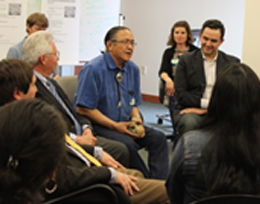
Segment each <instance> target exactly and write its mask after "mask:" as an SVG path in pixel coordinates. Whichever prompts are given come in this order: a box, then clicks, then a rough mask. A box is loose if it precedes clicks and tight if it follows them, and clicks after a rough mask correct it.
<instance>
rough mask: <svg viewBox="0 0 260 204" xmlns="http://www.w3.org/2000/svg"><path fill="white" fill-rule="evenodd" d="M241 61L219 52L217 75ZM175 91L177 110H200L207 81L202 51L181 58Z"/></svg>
mask: <svg viewBox="0 0 260 204" xmlns="http://www.w3.org/2000/svg"><path fill="white" fill-rule="evenodd" d="M239 61H240V60H239V59H238V58H236V57H234V56H231V55H227V54H225V53H224V52H221V51H219V52H218V58H217V73H216V74H218V73H219V72H220V71H221V70H223V69H224V68H225V66H227V64H229V63H232V62H239ZM174 83H175V91H176V97H177V106H176V108H177V109H179V110H181V109H183V108H187V107H197V108H200V100H201V98H202V96H203V93H204V90H205V86H206V80H205V73H204V64H203V59H202V54H201V50H200V49H199V50H195V51H193V52H189V53H186V54H185V55H183V56H182V57H181V58H180V61H179V63H178V65H177V70H176V75H175V81H174Z"/></svg>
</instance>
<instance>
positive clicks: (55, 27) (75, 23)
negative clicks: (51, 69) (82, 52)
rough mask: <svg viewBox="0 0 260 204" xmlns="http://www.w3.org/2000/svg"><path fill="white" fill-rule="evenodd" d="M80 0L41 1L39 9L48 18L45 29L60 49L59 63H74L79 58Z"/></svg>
mask: <svg viewBox="0 0 260 204" xmlns="http://www.w3.org/2000/svg"><path fill="white" fill-rule="evenodd" d="M79 9H80V0H63V1H59V0H52V1H42V4H41V10H42V12H43V13H44V14H45V15H46V16H47V18H48V20H49V28H48V29H47V30H48V31H49V32H50V33H52V35H53V36H54V42H55V44H56V46H57V49H58V50H59V51H60V61H59V64H61V65H74V64H77V63H78V60H79V29H80V28H79V15H80V11H79Z"/></svg>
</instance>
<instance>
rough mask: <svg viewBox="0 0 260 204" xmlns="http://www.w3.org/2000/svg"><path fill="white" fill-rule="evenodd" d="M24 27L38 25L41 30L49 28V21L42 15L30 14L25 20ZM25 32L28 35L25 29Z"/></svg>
mask: <svg viewBox="0 0 260 204" xmlns="http://www.w3.org/2000/svg"><path fill="white" fill-rule="evenodd" d="M26 25H28V26H29V27H32V26H33V25H39V26H41V27H43V28H48V27H49V21H48V19H47V17H46V16H45V15H44V14H43V13H38V12H36V13H32V14H31V15H29V16H28V18H27V20H26ZM26 32H27V33H28V30H27V29H26Z"/></svg>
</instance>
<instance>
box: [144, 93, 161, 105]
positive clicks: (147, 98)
mask: <svg viewBox="0 0 260 204" xmlns="http://www.w3.org/2000/svg"><path fill="white" fill-rule="evenodd" d="M142 99H143V101H149V102H153V103H160V101H159V97H158V96H154V95H149V94H142Z"/></svg>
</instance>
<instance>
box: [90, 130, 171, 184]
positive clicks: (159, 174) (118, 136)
mask: <svg viewBox="0 0 260 204" xmlns="http://www.w3.org/2000/svg"><path fill="white" fill-rule="evenodd" d="M94 129H95V131H96V132H97V133H98V134H99V135H102V136H103V137H106V138H109V139H112V140H116V141H119V142H122V143H124V144H125V145H126V146H127V148H128V151H129V154H130V166H129V167H130V168H133V169H137V170H139V171H141V172H142V173H143V174H144V176H145V177H146V178H155V179H166V176H167V173H168V146H167V141H166V137H165V135H164V134H163V133H162V132H160V131H158V130H155V129H152V128H149V127H145V133H146V134H145V137H143V138H136V139H132V138H130V137H129V136H127V135H125V134H122V133H119V132H116V131H114V130H110V129H108V128H106V127H104V126H100V125H94ZM140 147H145V148H146V149H147V150H148V152H149V157H148V166H149V169H150V171H148V169H147V168H146V166H145V163H144V161H143V160H142V158H141V157H140V155H139V154H138V150H139V148H140Z"/></svg>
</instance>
